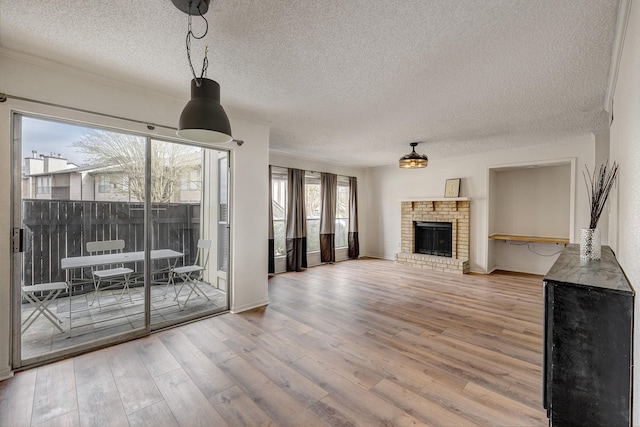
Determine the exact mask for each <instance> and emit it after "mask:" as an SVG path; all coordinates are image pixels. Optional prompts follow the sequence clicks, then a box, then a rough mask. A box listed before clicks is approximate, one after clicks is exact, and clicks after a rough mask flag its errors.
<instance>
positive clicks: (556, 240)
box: [489, 233, 569, 245]
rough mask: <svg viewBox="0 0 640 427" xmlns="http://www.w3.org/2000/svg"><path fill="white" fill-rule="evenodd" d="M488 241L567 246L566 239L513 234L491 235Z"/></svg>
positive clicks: (567, 240) (567, 241)
mask: <svg viewBox="0 0 640 427" xmlns="http://www.w3.org/2000/svg"><path fill="white" fill-rule="evenodd" d="M489 238H490V239H494V240H515V241H518V242H535V243H560V244H562V245H568V244H569V238H568V237H541V236H518V235H515V234H497V233H494V234H491V235H489Z"/></svg>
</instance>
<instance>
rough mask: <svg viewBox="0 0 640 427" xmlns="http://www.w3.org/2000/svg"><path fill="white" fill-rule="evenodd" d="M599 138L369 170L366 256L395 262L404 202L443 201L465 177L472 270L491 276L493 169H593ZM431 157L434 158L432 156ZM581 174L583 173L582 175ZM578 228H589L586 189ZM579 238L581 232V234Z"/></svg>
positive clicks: (579, 197) (463, 193)
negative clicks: (536, 165) (560, 162)
mask: <svg viewBox="0 0 640 427" xmlns="http://www.w3.org/2000/svg"><path fill="white" fill-rule="evenodd" d="M593 150H594V137H593V135H592V134H588V135H584V137H581V138H576V139H574V140H570V141H558V142H557V143H555V144H551V145H543V146H534V147H524V148H514V149H505V150H501V151H495V152H488V153H482V154H478V155H473V156H467V157H460V158H453V159H443V160H436V159H434V160H431V161H430V162H429V166H428V167H427V168H425V169H417V170H401V169H400V168H398V167H397V166H395V165H394V166H388V167H380V168H372V169H369V170H368V171H367V174H366V179H367V198H366V203H367V204H366V205H365V206H364V210H365V211H366V212H368V216H367V245H366V247H365V248H364V250H363V255H369V256H374V257H380V258H386V259H394V257H395V254H396V253H397V252H399V250H400V202H399V200H400V199H403V198H412V197H442V196H443V195H444V185H445V180H446V179H448V178H462V184H461V191H460V195H461V196H464V197H470V198H471V242H470V243H471V247H470V259H469V261H470V265H471V269H472V271H477V272H488V271H489V261H488V259H489V253H488V249H489V247H490V246H489V245H490V244H489V241H488V235H489V233H488V224H489V222H488V218H487V212H488V205H487V203H488V201H487V194H488V191H487V187H488V185H489V184H488V181H489V180H488V178H487V174H488V167H490V166H491V167H498V166H500V165H510V166H514V165H515V164H518V163H523V164H524V163H532V162H540V163H543V162H547V161H551V160H557V159H569V158H576V159H577V163H576V164H577V165H578V166H579V167H578V168H577V169H579V168H580V167H583V165H585V164H587V165H589V167H590V168H593ZM427 154H428V153H427ZM576 173H578V171H576ZM576 190H577V191H576V197H577V200H576V205H577V207H578V208H577V209H576V214H575V215H576V218H575V219H574V223H575V228H576V230H578V229H579V228H583V227H586V226H588V222H589V218H588V203H587V199H586V190H585V188H584V186H579V185H578V186H576ZM575 235H578V232H577V231H576V232H575Z"/></svg>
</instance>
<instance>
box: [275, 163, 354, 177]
mask: <svg viewBox="0 0 640 427" xmlns="http://www.w3.org/2000/svg"><path fill="white" fill-rule="evenodd" d="M269 166H273V167H276V168H280V169H297V168H288V167H286V166H278V165H271V164H270V165H269ZM302 170H304V171H305V172H311V173H331V172H319V171H308V170H306V169H302ZM335 175H339V176H344V177H347V178H357V177H356V176H350V175H342V174H341V173H336V174H335Z"/></svg>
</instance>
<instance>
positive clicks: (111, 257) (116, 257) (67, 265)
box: [60, 249, 184, 270]
mask: <svg viewBox="0 0 640 427" xmlns="http://www.w3.org/2000/svg"><path fill="white" fill-rule="evenodd" d="M183 255H184V254H183V253H182V252H178V251H174V250H173V249H156V250H153V251H151V260H152V261H155V260H160V259H170V258H180V257H181V256H183ZM140 261H144V251H139V252H120V253H115V254H103V255H85V256H77V257H69V258H62V260H60V266H61V267H62V268H63V269H65V270H68V269H71V268H84V267H92V266H96V265H108V264H120V263H129V262H140Z"/></svg>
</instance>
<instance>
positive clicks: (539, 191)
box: [487, 159, 576, 274]
mask: <svg viewBox="0 0 640 427" xmlns="http://www.w3.org/2000/svg"><path fill="white" fill-rule="evenodd" d="M575 167H576V166H575V159H561V160H554V161H550V162H536V163H528V164H517V165H500V166H490V167H489V168H488V171H487V179H488V183H487V185H488V187H487V188H488V189H489V191H488V198H489V201H488V204H487V206H488V215H487V220H488V224H487V230H488V231H489V233H488V236H487V237H488V238H489V243H488V251H487V257H488V259H487V266H488V270H489V271H493V270H507V271H518V272H523V273H533V274H544V273H545V272H546V271H547V270H548V269H549V268H550V267H551V265H552V264H553V263H554V262H555V260H556V259H557V258H558V256H559V254H560V252H561V251H562V250H563V249H564V247H565V245H566V244H567V243H569V242H570V241H572V240H573V229H574V226H573V218H574V209H575Z"/></svg>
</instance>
